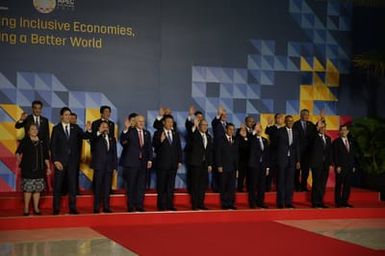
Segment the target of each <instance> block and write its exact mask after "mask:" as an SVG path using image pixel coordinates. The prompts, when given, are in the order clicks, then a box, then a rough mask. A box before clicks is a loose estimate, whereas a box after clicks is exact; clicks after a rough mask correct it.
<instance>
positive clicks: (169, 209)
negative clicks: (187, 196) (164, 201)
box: [167, 207, 176, 212]
mask: <svg viewBox="0 0 385 256" xmlns="http://www.w3.org/2000/svg"><path fill="white" fill-rule="evenodd" d="M167 211H172V212H176V208H175V207H170V208H167Z"/></svg>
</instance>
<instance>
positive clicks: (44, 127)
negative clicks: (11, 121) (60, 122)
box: [15, 115, 49, 147]
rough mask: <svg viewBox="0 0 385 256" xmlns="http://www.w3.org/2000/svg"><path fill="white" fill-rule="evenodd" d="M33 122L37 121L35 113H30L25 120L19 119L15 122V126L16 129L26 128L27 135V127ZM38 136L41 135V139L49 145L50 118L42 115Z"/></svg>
mask: <svg viewBox="0 0 385 256" xmlns="http://www.w3.org/2000/svg"><path fill="white" fill-rule="evenodd" d="M33 123H35V120H34V118H33V115H28V116H27V118H26V119H25V120H24V121H22V122H19V121H17V122H16V123H15V128H16V129H20V128H24V131H25V134H26V135H27V130H26V129H27V128H28V127H29V126H30V125H31V124H33ZM38 136H39V139H41V140H42V141H44V143H45V144H46V146H47V147H48V145H49V122H48V119H47V118H46V117H44V116H40V126H39V133H38Z"/></svg>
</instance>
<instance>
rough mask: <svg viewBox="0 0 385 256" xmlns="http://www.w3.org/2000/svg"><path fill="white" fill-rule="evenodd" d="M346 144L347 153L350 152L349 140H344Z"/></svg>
mask: <svg viewBox="0 0 385 256" xmlns="http://www.w3.org/2000/svg"><path fill="white" fill-rule="evenodd" d="M344 144H345V147H346V151H348V152H350V145H349V141H348V139H344Z"/></svg>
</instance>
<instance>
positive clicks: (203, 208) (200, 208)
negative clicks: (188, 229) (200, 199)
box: [199, 206, 209, 211]
mask: <svg viewBox="0 0 385 256" xmlns="http://www.w3.org/2000/svg"><path fill="white" fill-rule="evenodd" d="M208 209H209V208H207V207H206V206H201V207H199V210H204V211H206V210H208Z"/></svg>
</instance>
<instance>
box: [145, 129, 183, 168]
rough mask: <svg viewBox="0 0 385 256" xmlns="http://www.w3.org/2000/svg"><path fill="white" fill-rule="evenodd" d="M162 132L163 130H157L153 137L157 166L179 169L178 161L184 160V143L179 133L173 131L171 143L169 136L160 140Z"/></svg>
mask: <svg viewBox="0 0 385 256" xmlns="http://www.w3.org/2000/svg"><path fill="white" fill-rule="evenodd" d="M162 133H163V130H157V131H156V132H155V133H154V136H153V139H152V145H153V147H154V151H155V153H156V161H155V163H156V167H157V168H158V169H163V170H169V169H178V163H181V162H182V145H181V142H180V137H179V133H178V132H175V131H171V133H172V143H171V144H170V142H169V141H168V139H167V137H166V139H165V140H164V141H163V142H161V141H160V138H161V135H162Z"/></svg>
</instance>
